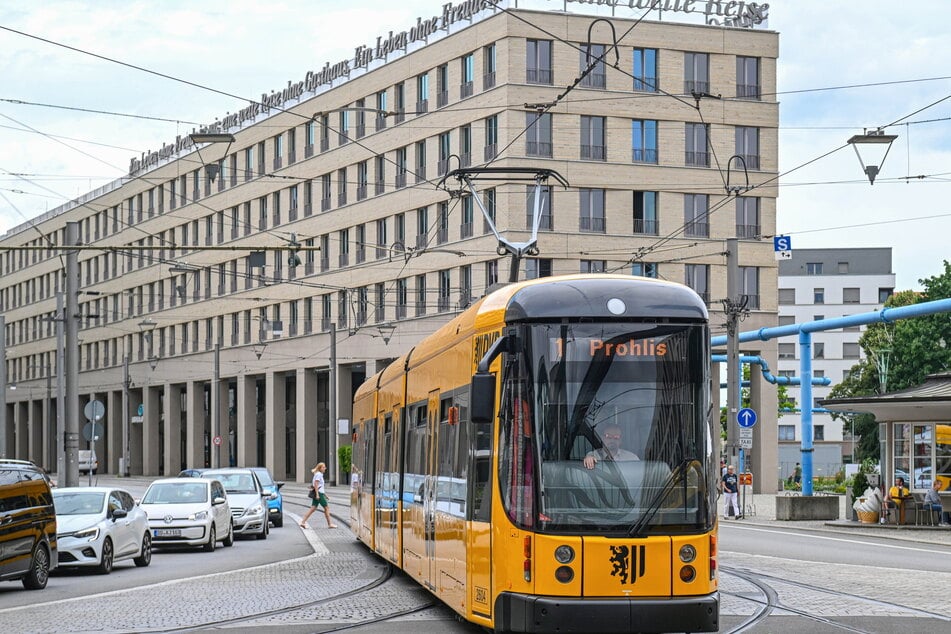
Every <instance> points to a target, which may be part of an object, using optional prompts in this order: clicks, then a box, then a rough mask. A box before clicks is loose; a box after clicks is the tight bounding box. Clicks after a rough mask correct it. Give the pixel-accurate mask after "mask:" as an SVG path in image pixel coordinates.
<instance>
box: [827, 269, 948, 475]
mask: <svg viewBox="0 0 951 634" xmlns="http://www.w3.org/2000/svg"><path fill="white" fill-rule="evenodd" d="M918 282H919V283H920V284H921V285H922V286H923V287H924V291H922V292H920V293H919V292H915V291H901V292H898V293H895V294H893V295H892V296H891V297H889V298H888V300H886V302H885V307H886V308H894V307H897V306H910V305H912V304H918V303H922V302H931V301H936V300H939V299H946V298H948V297H951V263H949V262H948V261H947V260H945V261H944V272H943V273H942V274H940V275H936V276H933V277H929V278H925V279H921V280H918ZM859 346H860V347H861V348H862V351H863V353H864V358H863V359H862V360H861V361H859V362H858V363H856V364H855V365H854V366H852V368H851V369H850V370H849V375H848V376H847V377H846V378H845V379H843V380H842V382H841V383H839V384H838V385H836V386H835V387H834V388H832V390H831V391H830V392H829V398H848V397H855V396H870V395H872V394H883V393H886V392H895V391H897V390H903V389H905V388H908V387H913V386H915V385H919V384H920V383H922V382H923V381H924V379H925V377H926V376H928V375H929V374H934V373H935V372H942V371H945V370H948V369H949V368H951V317H949V316H948V314H947V313H939V314H936V315H927V316H924V317H914V318H911V319H901V320H898V321H896V322H894V323H891V324H887V323H875V324H870V325H869V326H868V328H867V329H866V330H865V332H864V333H862V337H861V338H860V339H859ZM833 417H835V418H837V419H839V420H842V421H844V423H845V425H844V426H845V427H852V428H853V429H854V431H855V434H856V435H858V436H861V441H860V442H859V443H858V444H857V445H856V449H855V455H854V456H853V457H852V460H853V461H859V460H861V459H864V458H875V459H878V453H879V437H878V423H877V422H876V421H875V418H874V417H873V416H871V415H870V414H833ZM853 417H854V421H853V420H852V418H853Z"/></svg>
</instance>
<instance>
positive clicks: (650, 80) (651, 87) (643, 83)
mask: <svg viewBox="0 0 951 634" xmlns="http://www.w3.org/2000/svg"><path fill="white" fill-rule="evenodd" d="M634 90H636V91H638V92H657V78H656V77H650V76H647V75H645V76H644V77H635V78H634Z"/></svg>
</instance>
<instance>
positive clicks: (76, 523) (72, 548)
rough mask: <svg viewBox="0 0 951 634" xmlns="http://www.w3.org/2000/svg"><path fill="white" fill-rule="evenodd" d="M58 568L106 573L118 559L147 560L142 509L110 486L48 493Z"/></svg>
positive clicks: (147, 541) (149, 538) (149, 551)
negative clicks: (50, 501)
mask: <svg viewBox="0 0 951 634" xmlns="http://www.w3.org/2000/svg"><path fill="white" fill-rule="evenodd" d="M53 506H54V507H55V508H56V541H57V554H58V557H57V559H58V562H59V566H63V567H72V566H91V567H94V568H95V569H96V572H99V573H100V574H104V575H107V574H109V573H110V572H112V567H113V565H114V564H115V562H117V561H121V560H123V559H132V560H133V561H134V562H135V565H136V566H139V567H143V566H148V565H149V563H151V561H152V535H151V533H150V532H149V520H148V517H147V516H146V515H145V511H143V510H142V509H140V508H139V507H138V506H136V505H135V500H133V499H132V495H130V494H129V492H128V491H125V490H123V489H113V488H110V487H66V488H62V489H53Z"/></svg>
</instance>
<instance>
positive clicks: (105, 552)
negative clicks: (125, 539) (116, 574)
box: [96, 537, 116, 575]
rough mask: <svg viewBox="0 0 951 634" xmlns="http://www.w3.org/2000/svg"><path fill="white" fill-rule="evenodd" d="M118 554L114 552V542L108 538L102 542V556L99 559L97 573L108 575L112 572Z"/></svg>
mask: <svg viewBox="0 0 951 634" xmlns="http://www.w3.org/2000/svg"><path fill="white" fill-rule="evenodd" d="M115 556H116V553H115V551H113V550H112V540H111V539H109V538H108V537H107V538H106V541H104V542H102V556H101V557H100V558H99V565H98V566H96V572H98V573H99V574H101V575H107V574H109V573H110V572H112V564H113V562H114V560H115Z"/></svg>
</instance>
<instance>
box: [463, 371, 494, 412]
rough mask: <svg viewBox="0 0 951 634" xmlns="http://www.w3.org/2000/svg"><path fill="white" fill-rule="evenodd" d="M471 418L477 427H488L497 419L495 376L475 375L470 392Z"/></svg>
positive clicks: (487, 373)
mask: <svg viewBox="0 0 951 634" xmlns="http://www.w3.org/2000/svg"><path fill="white" fill-rule="evenodd" d="M469 416H470V418H471V420H472V422H473V423H475V424H476V425H487V424H489V423H491V422H492V420H493V419H494V418H495V375H494V374H492V373H491V372H485V373H482V372H479V373H476V374H475V375H473V377H472V385H471V388H470V390H469Z"/></svg>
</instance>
